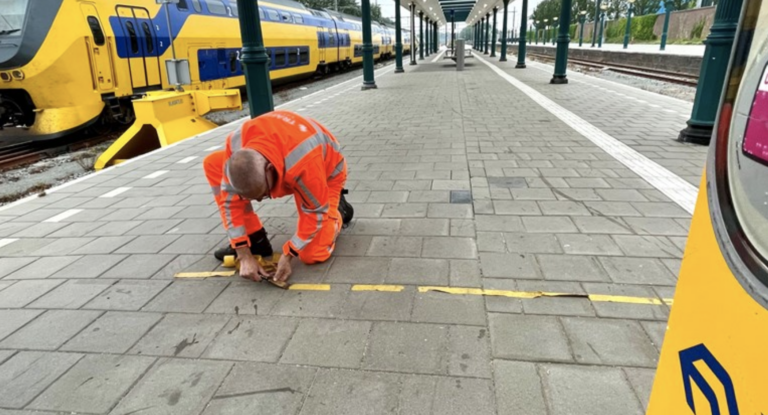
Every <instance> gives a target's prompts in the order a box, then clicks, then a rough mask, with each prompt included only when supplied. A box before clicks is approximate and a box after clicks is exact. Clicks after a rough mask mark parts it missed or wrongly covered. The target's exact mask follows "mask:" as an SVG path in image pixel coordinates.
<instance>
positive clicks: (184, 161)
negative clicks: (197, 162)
mask: <svg viewBox="0 0 768 415" xmlns="http://www.w3.org/2000/svg"><path fill="white" fill-rule="evenodd" d="M196 158H197V156H189V157H184V158H183V159H181V160H179V161H177V162H176V164H187V163H189V162H190V161H192V160H194V159H196Z"/></svg>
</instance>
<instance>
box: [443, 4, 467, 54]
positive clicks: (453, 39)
mask: <svg viewBox="0 0 768 415" xmlns="http://www.w3.org/2000/svg"><path fill="white" fill-rule="evenodd" d="M455 14H456V13H454V11H453V10H451V52H453V49H454V48H455V47H456V18H455ZM447 41H448V40H447V39H446V42H447ZM462 53H464V51H462Z"/></svg>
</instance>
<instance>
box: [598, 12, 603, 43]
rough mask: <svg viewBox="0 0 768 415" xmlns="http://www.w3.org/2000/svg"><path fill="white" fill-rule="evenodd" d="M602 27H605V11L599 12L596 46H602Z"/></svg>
mask: <svg viewBox="0 0 768 415" xmlns="http://www.w3.org/2000/svg"><path fill="white" fill-rule="evenodd" d="M603 28H605V12H602V13H600V34H599V35H598V38H597V47H598V48H602V47H603Z"/></svg>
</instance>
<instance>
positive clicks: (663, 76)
mask: <svg viewBox="0 0 768 415" xmlns="http://www.w3.org/2000/svg"><path fill="white" fill-rule="evenodd" d="M529 56H532V57H534V58H537V59H542V60H549V61H554V60H555V58H554V57H551V56H547V55H539V54H536V53H531V54H529ZM568 63H569V64H573V65H580V66H585V67H588V68H595V69H600V70H607V71H611V72H616V73H621V74H625V75H633V76H638V77H641V78H648V79H655V80H657V81H664V82H670V83H673V84H679V85H686V86H692V87H696V86H697V85H698V81H699V77H698V76H693V75H686V74H681V73H676V72H670V71H662V70H658V69H649V68H642V67H639V66H633V65H624V64H617V63H602V62H595V61H589V60H584V59H573V58H568Z"/></svg>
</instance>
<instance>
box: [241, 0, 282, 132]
mask: <svg viewBox="0 0 768 415" xmlns="http://www.w3.org/2000/svg"><path fill="white" fill-rule="evenodd" d="M237 8H238V10H239V11H240V18H239V20H240V36H242V39H243V56H242V57H241V58H240V61H241V62H242V63H243V67H244V70H245V90H246V92H247V93H248V107H249V109H250V111H251V118H256V117H258V116H259V115H261V114H266V113H268V112H271V111H274V110H275V105H274V103H273V101H272V82H271V81H270V80H269V56H267V49H266V48H265V47H264V39H263V37H262V35H261V20H260V19H259V2H258V1H257V0H237Z"/></svg>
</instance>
